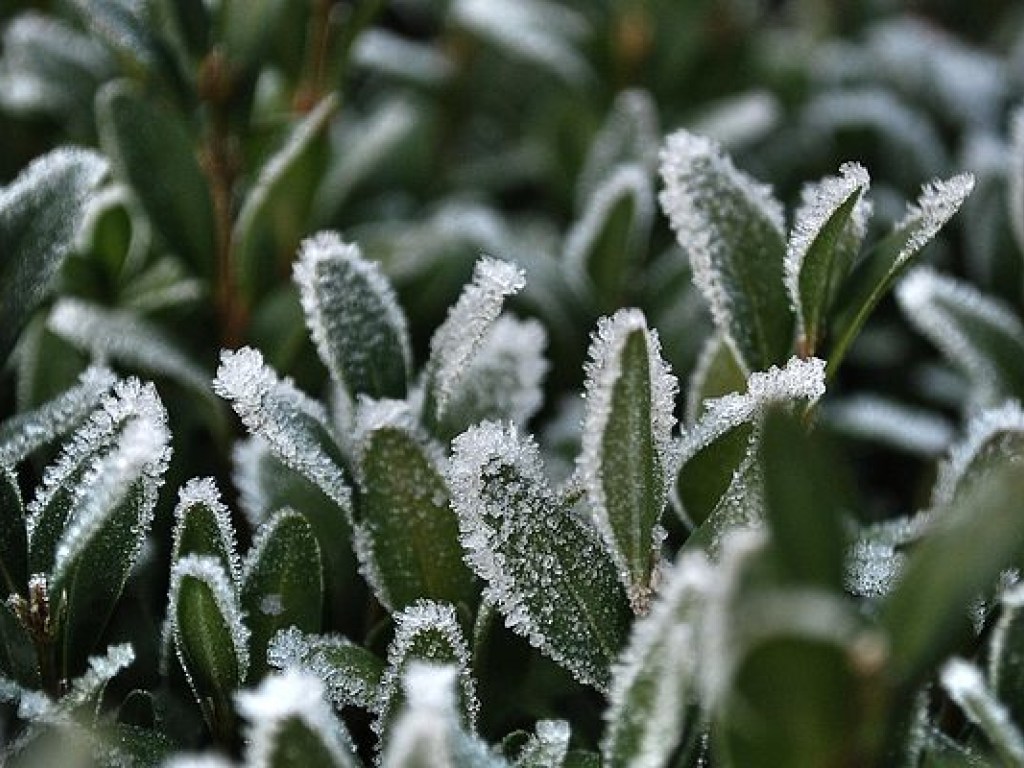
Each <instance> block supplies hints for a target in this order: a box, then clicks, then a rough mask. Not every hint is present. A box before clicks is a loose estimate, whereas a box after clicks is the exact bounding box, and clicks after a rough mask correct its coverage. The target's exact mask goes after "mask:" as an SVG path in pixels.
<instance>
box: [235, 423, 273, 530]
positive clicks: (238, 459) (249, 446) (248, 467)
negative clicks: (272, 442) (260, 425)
mask: <svg viewBox="0 0 1024 768" xmlns="http://www.w3.org/2000/svg"><path fill="white" fill-rule="evenodd" d="M269 453H270V449H269V448H268V447H267V444H266V443H265V442H264V441H263V440H262V439H261V438H259V437H257V436H255V435H252V436H249V437H247V438H243V439H241V440H237V441H235V444H234V446H233V447H232V448H231V481H232V483H234V486H235V489H236V490H237V491H238V506H239V508H240V509H241V510H242V514H244V515H245V519H246V520H247V521H248V522H249V527H250V528H252V530H256V529H257V528H259V527H260V523H262V522H263V521H264V520H266V519H267V515H269V514H270V512H271V511H272V510H271V509H270V506H269V505H270V499H269V498H268V497H267V492H266V489H265V488H264V485H263V481H262V478H263V471H262V469H261V467H260V464H261V462H262V461H263V459H264V457H265V456H267V455H268V454H269Z"/></svg>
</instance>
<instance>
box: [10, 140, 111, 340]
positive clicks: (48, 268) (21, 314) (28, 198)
mask: <svg viewBox="0 0 1024 768" xmlns="http://www.w3.org/2000/svg"><path fill="white" fill-rule="evenodd" d="M106 172H107V162H106V160H104V159H103V157H101V156H100V155H98V154H96V153H95V152H91V151H88V150H82V149H69V148H64V149H56V150H54V151H52V152H50V153H49V154H47V155H44V156H43V157H40V158H38V159H37V160H35V161H33V162H32V164H31V165H29V166H28V167H27V168H26V169H24V170H23V171H22V172H21V173H20V174H19V175H18V177H17V178H15V179H14V181H13V182H11V183H10V184H8V185H7V186H6V187H2V188H0V242H2V243H3V244H4V245H3V252H2V253H0V360H6V358H7V355H8V354H9V353H10V351H11V349H12V348H13V347H14V342H15V340H16V339H17V337H18V333H19V332H20V331H21V329H22V327H24V325H25V323H26V322H27V321H28V319H29V316H30V315H31V314H32V312H33V310H35V308H36V307H37V306H38V305H39V303H40V302H41V301H42V300H43V299H44V298H46V295H47V294H48V293H49V291H50V288H51V285H52V283H53V281H54V279H55V278H56V277H57V274H58V272H59V271H60V268H61V265H62V264H63V263H64V260H65V258H66V257H67V255H68V252H69V251H70V249H71V246H72V244H73V242H74V236H75V232H76V230H77V229H78V227H79V225H80V223H81V220H82V215H83V212H84V207H85V204H86V201H87V200H88V198H89V196H90V195H91V194H92V192H93V189H94V188H95V187H96V185H97V184H98V183H99V181H100V180H101V179H102V178H103V176H104V175H105V174H106Z"/></svg>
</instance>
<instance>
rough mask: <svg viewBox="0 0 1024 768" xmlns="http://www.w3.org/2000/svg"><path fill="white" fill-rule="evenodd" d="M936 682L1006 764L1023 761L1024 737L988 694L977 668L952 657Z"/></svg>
mask: <svg viewBox="0 0 1024 768" xmlns="http://www.w3.org/2000/svg"><path fill="white" fill-rule="evenodd" d="M939 681H940V682H941V683H942V687H943V688H944V689H945V691H946V693H948V694H949V697H950V698H951V699H952V700H953V701H954V702H956V704H957V706H959V707H960V709H962V710H963V712H964V714H965V715H967V717H968V719H969V720H970V721H971V722H973V723H974V724H975V725H977V726H978V727H979V728H981V729H982V730H983V731H984V732H985V735H986V736H987V737H988V738H989V740H990V741H991V743H992V746H993V747H994V748H995V750H996V751H997V752H998V753H999V755H1000V757H1001V758H1002V759H1003V760H1004V761H1006V764H1007V765H1022V764H1024V737H1022V736H1021V733H1020V730H1018V728H1017V726H1016V725H1015V724H1014V722H1013V720H1012V719H1011V717H1010V713H1009V712H1008V711H1007V709H1006V707H1004V706H1003V705H1002V704H1001V703H1000V702H999V701H998V700H997V699H996V698H995V697H994V696H993V695H992V692H991V691H990V690H989V688H988V686H987V685H986V684H985V679H984V677H983V675H982V673H981V670H980V669H978V668H977V667H976V666H975V665H974V664H971V663H970V662H968V661H964V660H963V659H959V658H953V659H950V660H949V661H947V662H946V663H945V664H944V665H943V667H942V669H941V670H940V671H939Z"/></svg>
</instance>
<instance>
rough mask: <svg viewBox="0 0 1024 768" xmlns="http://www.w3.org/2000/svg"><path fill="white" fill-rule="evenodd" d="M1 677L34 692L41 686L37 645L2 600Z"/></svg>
mask: <svg viewBox="0 0 1024 768" xmlns="http://www.w3.org/2000/svg"><path fill="white" fill-rule="evenodd" d="M0 675H2V676H3V677H6V678H9V679H10V680H13V681H14V682H16V683H18V684H19V685H22V686H25V687H26V688H29V689H33V690H34V689H37V688H39V685H40V679H39V660H38V657H37V656H36V648H35V644H34V643H33V642H32V638H31V636H30V635H29V634H28V631H27V630H26V629H25V625H24V624H22V623H21V619H19V618H18V617H17V616H16V615H15V613H14V611H12V610H11V608H10V606H9V605H8V604H7V601H6V600H0Z"/></svg>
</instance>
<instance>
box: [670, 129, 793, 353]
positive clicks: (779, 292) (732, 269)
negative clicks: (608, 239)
mask: <svg viewBox="0 0 1024 768" xmlns="http://www.w3.org/2000/svg"><path fill="white" fill-rule="evenodd" d="M661 177H662V181H663V182H664V184H665V188H664V189H663V190H662V192H661V196H660V200H661V207H662V209H663V210H664V212H665V215H666V216H668V218H669V222H670V223H671V224H672V228H673V229H674V230H675V233H676V237H677V239H678V240H679V244H680V245H681V246H682V248H683V250H684V251H685V252H686V253H687V254H688V255H689V257H690V263H691V264H692V266H693V281H694V283H695V284H696V285H697V287H698V288H699V289H700V291H701V293H702V294H703V295H704V298H705V300H707V302H708V304H709V305H710V307H711V315H712V317H713V319H714V321H715V325H716V326H717V327H718V329H719V330H720V331H721V332H722V333H723V334H725V336H726V337H727V338H728V340H729V343H730V344H731V345H732V347H733V349H734V350H735V351H736V353H737V356H738V357H739V358H740V360H741V361H742V362H743V363H744V365H745V366H746V367H747V368H748V370H761V369H763V368H767V367H768V366H769V365H772V364H773V363H779V362H781V361H783V360H785V359H786V358H787V357H788V355H789V352H790V348H791V346H792V341H793V338H792V337H793V315H792V310H791V308H790V304H789V298H788V297H787V295H786V289H785V286H784V284H783V259H784V257H785V253H786V245H785V235H784V233H783V218H782V206H781V205H780V204H779V202H778V201H777V200H776V199H775V197H774V195H773V194H772V191H771V189H770V188H769V187H767V186H765V185H762V184H759V183H757V182H756V181H754V180H753V179H752V178H750V177H749V176H747V175H746V174H745V173H743V172H741V171H739V170H737V169H736V167H735V166H734V165H733V163H732V160H731V159H730V158H729V157H728V156H727V155H725V154H724V153H723V152H722V150H721V148H720V147H719V146H718V145H717V144H715V143H714V142H713V141H711V140H710V139H707V138H704V137H701V136H695V135H693V134H691V133H687V132H686V131H678V132H676V133H674V134H672V135H671V136H669V138H668V140H667V142H666V144H665V146H664V148H663V149H662V151H661Z"/></svg>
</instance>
